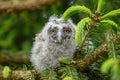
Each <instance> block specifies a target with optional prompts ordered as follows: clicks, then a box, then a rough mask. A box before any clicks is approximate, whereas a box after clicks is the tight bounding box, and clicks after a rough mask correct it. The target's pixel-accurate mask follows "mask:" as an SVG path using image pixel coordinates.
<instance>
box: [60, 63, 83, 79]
mask: <svg viewBox="0 0 120 80" xmlns="http://www.w3.org/2000/svg"><path fill="white" fill-rule="evenodd" d="M59 73H61V74H62V75H61V76H60V78H61V79H62V80H64V79H66V77H67V76H68V77H67V79H72V80H81V79H80V76H79V74H78V72H77V69H76V68H75V67H74V66H73V65H67V66H65V67H62V68H60V70H59ZM61 79H60V80H61Z"/></svg>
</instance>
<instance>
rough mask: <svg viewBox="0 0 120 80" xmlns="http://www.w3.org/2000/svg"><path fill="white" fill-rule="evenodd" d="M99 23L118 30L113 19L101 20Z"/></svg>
mask: <svg viewBox="0 0 120 80" xmlns="http://www.w3.org/2000/svg"><path fill="white" fill-rule="evenodd" d="M100 24H103V25H106V27H108V29H110V27H112V29H113V31H114V32H117V30H118V25H117V24H116V23H115V22H114V21H111V20H102V21H101V22H100Z"/></svg>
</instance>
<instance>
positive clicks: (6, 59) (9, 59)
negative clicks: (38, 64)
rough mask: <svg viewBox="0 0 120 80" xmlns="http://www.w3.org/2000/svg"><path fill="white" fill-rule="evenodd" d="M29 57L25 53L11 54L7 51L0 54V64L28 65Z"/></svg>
mask: <svg viewBox="0 0 120 80" xmlns="http://www.w3.org/2000/svg"><path fill="white" fill-rule="evenodd" d="M29 59H30V55H29V54H28V53H27V54H26V53H22V54H21V53H15V54H14V53H11V52H9V51H6V52H1V53H0V64H2V65H6V64H28V63H30V60H29Z"/></svg>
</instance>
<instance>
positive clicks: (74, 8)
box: [63, 6, 92, 21]
mask: <svg viewBox="0 0 120 80" xmlns="http://www.w3.org/2000/svg"><path fill="white" fill-rule="evenodd" d="M77 12H84V13H86V14H88V15H89V16H90V15H91V14H92V12H91V10H90V9H89V8H87V7H85V6H72V7H70V8H68V9H67V10H66V11H65V12H64V14H63V19H64V20H65V21H67V19H68V18H69V17H70V16H71V15H73V14H75V13H77Z"/></svg>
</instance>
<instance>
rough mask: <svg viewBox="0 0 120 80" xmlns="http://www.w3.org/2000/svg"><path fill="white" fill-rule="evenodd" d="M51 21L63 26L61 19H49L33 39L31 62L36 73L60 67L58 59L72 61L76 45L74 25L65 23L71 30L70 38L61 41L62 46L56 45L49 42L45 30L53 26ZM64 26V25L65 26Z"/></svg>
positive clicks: (69, 22)
mask: <svg viewBox="0 0 120 80" xmlns="http://www.w3.org/2000/svg"><path fill="white" fill-rule="evenodd" d="M53 20H57V21H58V22H59V24H60V25H61V26H62V25H63V22H64V21H63V20H62V18H56V17H53V16H52V17H50V19H49V21H48V22H47V23H46V25H45V27H44V28H43V30H42V32H41V33H38V34H37V35H36V37H35V42H34V44H33V47H32V54H31V59H30V60H31V62H32V64H33V66H34V67H35V69H36V70H37V71H38V72H42V71H43V70H45V69H48V68H50V67H53V68H56V67H59V66H60V63H59V61H58V59H59V58H65V59H72V58H73V55H74V52H75V49H76V44H75V39H74V35H75V25H74V24H73V22H72V21H71V20H68V21H67V22H64V23H67V24H69V26H70V27H71V28H72V33H73V34H72V37H71V38H70V39H69V40H65V41H63V43H62V44H57V43H54V42H52V41H50V40H49V38H48V35H47V30H48V27H49V26H50V25H54V24H55V23H53V22H52V21H53ZM67 24H66V25H67Z"/></svg>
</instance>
